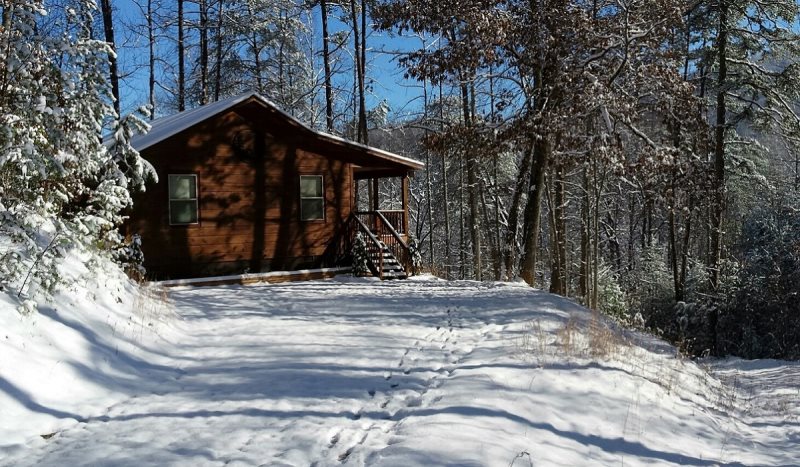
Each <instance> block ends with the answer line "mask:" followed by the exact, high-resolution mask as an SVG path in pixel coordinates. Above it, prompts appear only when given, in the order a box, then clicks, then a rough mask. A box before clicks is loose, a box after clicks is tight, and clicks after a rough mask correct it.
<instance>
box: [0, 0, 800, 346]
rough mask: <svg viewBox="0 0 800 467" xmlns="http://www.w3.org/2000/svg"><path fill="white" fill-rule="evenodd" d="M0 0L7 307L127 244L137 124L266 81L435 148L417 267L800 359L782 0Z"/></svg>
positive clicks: (281, 92)
mask: <svg viewBox="0 0 800 467" xmlns="http://www.w3.org/2000/svg"><path fill="white" fill-rule="evenodd" d="M0 10H1V11H2V26H1V27H0V61H1V62H2V63H3V66H2V69H0V220H2V225H0V287H2V289H3V290H4V291H6V292H7V293H9V294H13V295H14V296H16V297H17V298H18V300H19V302H20V304H21V305H20V306H22V307H25V306H28V305H26V303H28V301H26V297H29V296H31V294H33V293H34V292H35V291H32V290H29V289H30V286H31V284H32V283H33V282H34V280H33V279H35V281H36V283H37V284H39V285H40V286H41V287H42V288H43V289H45V290H46V289H48V288H52V287H56V286H57V285H58V281H59V278H58V274H57V273H56V272H55V267H54V265H55V264H56V263H57V262H58V258H59V257H61V256H63V252H64V251H65V249H67V248H69V245H70V244H73V243H82V244H85V245H92V246H93V248H95V249H97V250H98V254H101V253H102V252H105V253H102V254H111V255H115V257H117V258H118V259H119V261H121V262H126V261H129V260H130V256H131V252H130V249H129V248H126V243H125V239H124V238H122V237H121V235H120V234H119V233H118V230H117V228H116V227H117V226H118V225H119V223H120V222H121V221H122V220H123V219H124V215H125V209H126V208H128V207H129V206H130V203H131V202H132V201H131V200H132V198H131V193H132V192H135V191H136V190H139V189H143V188H144V187H145V185H146V180H147V179H148V177H149V174H150V168H149V164H147V162H146V161H144V160H142V159H141V158H139V156H138V154H137V153H136V151H135V150H133V148H132V147H131V146H130V138H131V137H132V135H134V134H136V133H137V132H144V131H147V127H148V124H147V122H148V121H149V120H151V119H155V118H157V117H160V116H164V115H170V114H172V113H175V112H179V111H182V110H186V109H190V108H194V107H196V106H199V105H203V104H207V103H209V102H213V101H216V100H219V99H221V98H224V97H228V96H231V95H235V94H238V93H241V92H243V91H247V90H255V91H257V92H259V93H261V94H262V95H264V96H265V97H267V98H269V99H271V100H272V101H273V102H275V103H276V104H278V105H279V106H280V107H281V108H282V109H283V110H285V111H287V112H289V113H291V114H292V115H293V116H295V117H296V118H298V119H300V120H302V121H304V122H306V123H307V124H309V125H311V126H313V127H315V128H318V129H321V130H324V131H327V132H329V133H333V134H336V135H341V136H343V137H346V138H349V139H352V140H354V141H358V142H362V143H365V144H369V145H374V146H376V147H380V148H383V149H387V150H390V151H394V152H397V153H399V154H402V155H406V156H410V157H413V158H416V159H418V160H421V161H423V162H425V164H426V169H425V170H424V171H421V172H419V173H418V174H417V176H416V177H415V178H414V179H413V180H412V185H411V199H412V205H411V225H412V229H413V232H414V237H415V240H414V241H415V244H416V245H417V247H418V249H419V253H420V255H421V257H422V260H423V268H424V269H425V270H426V271H428V272H430V273H433V274H435V275H437V276H440V277H443V278H446V279H453V280H476V281H513V280H523V281H525V282H526V283H528V284H530V285H531V286H533V287H537V288H542V289H545V290H549V291H550V292H553V293H556V294H559V295H562V296H565V297H569V298H571V299H574V300H575V301H577V302H579V303H581V304H583V305H585V306H587V307H589V308H591V309H594V310H599V311H601V312H603V313H605V314H607V315H609V316H611V317H612V318H613V319H615V320H617V321H619V322H620V323H622V324H623V325H625V326H631V327H636V328H641V329H647V330H650V331H653V332H655V333H656V334H658V335H660V336H662V337H665V338H666V339H668V340H670V341H672V342H675V343H677V344H678V345H679V346H680V348H681V349H682V350H683V351H685V352H686V353H687V354H691V355H738V356H742V357H747V358H766V357H772V358H788V359H797V358H800V203H798V201H800V196H799V195H800V4H798V2H797V1H796V0H770V1H762V0H752V1H749V0H658V1H645V0H469V1H465V0H349V1H345V0H337V1H330V0H306V1H296V0H247V1H235V0H124V1H113V2H112V1H111V0H97V1H95V0H2V2H0ZM388 75H392V76H396V77H397V80H399V81H397V82H390V81H391V80H392V79H394V78H393V77H391V76H388ZM387 83H389V84H387ZM399 87H404V88H405V89H404V90H403V92H400V91H398V90H397V89H396V88H399ZM402 99H405V100H406V102H402V103H399V102H398V101H399V100H402ZM390 103H391V104H390ZM104 135H105V136H108V135H111V136H112V138H111V139H112V140H113V142H112V143H111V144H110V145H106V144H104V143H103V136H104ZM364 188H366V187H364ZM381 189H382V190H385V191H387V192H391V191H392V190H397V189H398V187H397V186H393V185H391V184H388V183H387V184H385V185H383V186H382V187H381ZM384 198H386V199H391V198H392V197H391V196H386V197H384Z"/></svg>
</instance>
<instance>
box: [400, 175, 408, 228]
mask: <svg viewBox="0 0 800 467" xmlns="http://www.w3.org/2000/svg"><path fill="white" fill-rule="evenodd" d="M400 180H401V181H402V185H403V187H402V189H401V190H400V193H401V195H402V197H403V233H405V234H406V236H408V174H406V175H403V178H401V179H400Z"/></svg>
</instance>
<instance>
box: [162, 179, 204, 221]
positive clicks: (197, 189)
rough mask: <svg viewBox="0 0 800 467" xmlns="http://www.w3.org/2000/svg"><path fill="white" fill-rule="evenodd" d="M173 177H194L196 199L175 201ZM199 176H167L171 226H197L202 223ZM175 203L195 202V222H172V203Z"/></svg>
mask: <svg viewBox="0 0 800 467" xmlns="http://www.w3.org/2000/svg"><path fill="white" fill-rule="evenodd" d="M172 177H193V178H194V198H185V199H177V198H175V199H173V198H172ZM197 182H198V180H197V174H168V175H167V184H168V186H167V198H168V200H167V206H168V209H169V225H197V224H199V223H200V199H199V191H200V186H199V185H198V184H197ZM173 201H194V205H195V214H196V215H195V219H197V220H196V221H194V222H172V202H173Z"/></svg>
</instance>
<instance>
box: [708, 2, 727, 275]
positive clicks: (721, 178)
mask: <svg viewBox="0 0 800 467" xmlns="http://www.w3.org/2000/svg"><path fill="white" fill-rule="evenodd" d="M727 21H728V5H727V0H720V5H719V34H718V37H717V61H718V62H719V63H718V65H719V73H718V76H717V122H716V127H715V132H714V133H715V134H714V137H715V145H714V188H713V197H714V201H713V208H712V211H711V245H710V249H711V251H710V260H711V261H710V264H709V273H710V274H709V280H710V282H711V288H712V289H713V290H716V289H717V288H718V287H719V264H720V260H721V259H722V220H723V215H724V212H725V130H726V128H725V127H726V125H727V122H726V118H727V109H726V104H727V100H726V98H725V93H726V92H727V89H726V86H727V79H728V63H727V59H728V56H727V50H728V24H727Z"/></svg>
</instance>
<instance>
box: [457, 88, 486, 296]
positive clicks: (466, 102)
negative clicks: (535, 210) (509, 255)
mask: <svg viewBox="0 0 800 467" xmlns="http://www.w3.org/2000/svg"><path fill="white" fill-rule="evenodd" d="M469 94H470V93H469V88H468V87H467V83H466V82H465V81H464V80H462V83H461V98H462V107H463V111H464V124H465V125H466V126H468V127H469V126H472V116H473V113H472V106H471V104H470V96H469ZM464 156H465V161H466V166H467V167H466V168H467V189H468V190H469V191H468V193H469V199H468V203H469V217H470V219H469V234H470V235H469V236H470V242H471V243H472V273H473V277H474V278H475V280H478V281H480V280H481V272H482V270H483V267H482V264H481V219H480V211H479V209H478V199H479V195H478V190H479V189H480V187H479V186H478V177H477V174H476V172H477V168H476V164H477V161H476V160H475V153H474V151H473V150H471V149H467V153H466V154H465V155H464Z"/></svg>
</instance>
